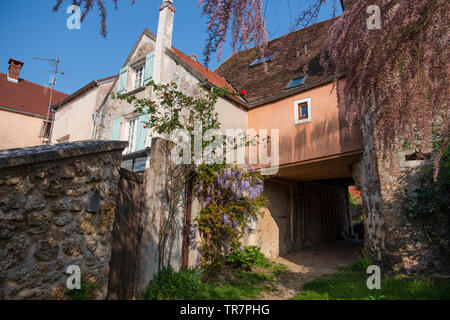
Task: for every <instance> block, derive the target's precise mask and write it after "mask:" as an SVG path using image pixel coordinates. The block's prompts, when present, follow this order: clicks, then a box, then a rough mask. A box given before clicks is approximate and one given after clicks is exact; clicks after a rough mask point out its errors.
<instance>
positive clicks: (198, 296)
mask: <svg viewBox="0 0 450 320" xmlns="http://www.w3.org/2000/svg"><path fill="white" fill-rule="evenodd" d="M255 248H256V247H251V246H250V247H245V250H246V253H245V254H240V253H239V254H236V255H232V257H231V259H230V260H229V263H228V264H227V265H225V266H224V267H223V268H222V270H221V272H219V273H218V274H215V275H207V274H206V273H205V272H203V271H202V270H200V269H199V268H194V269H188V270H181V271H179V272H175V271H174V270H173V269H171V268H167V269H164V270H162V271H161V272H160V273H159V274H158V275H157V276H156V277H155V278H154V279H153V280H152V281H150V283H149V285H148V287H147V289H146V292H145V295H144V296H145V299H147V300H244V299H258V297H259V296H260V294H261V293H262V292H263V291H268V290H272V287H271V286H270V282H271V280H274V279H276V277H277V274H278V273H279V272H281V271H283V270H285V269H286V266H284V265H281V264H278V263H274V262H271V261H269V260H268V259H267V258H265V257H264V256H263V255H262V254H261V253H260V251H259V248H257V250H255Z"/></svg>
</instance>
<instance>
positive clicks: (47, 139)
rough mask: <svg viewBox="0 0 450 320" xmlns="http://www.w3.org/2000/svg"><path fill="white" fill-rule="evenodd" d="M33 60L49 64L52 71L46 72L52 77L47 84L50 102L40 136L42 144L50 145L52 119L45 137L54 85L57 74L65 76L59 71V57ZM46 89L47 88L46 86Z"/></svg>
mask: <svg viewBox="0 0 450 320" xmlns="http://www.w3.org/2000/svg"><path fill="white" fill-rule="evenodd" d="M33 59H34V60H38V61H45V62H51V63H52V65H53V67H54V69H53V70H51V71H48V72H51V73H52V75H51V76H50V81H49V82H48V84H47V85H48V86H49V87H50V86H51V88H52V89H51V90H50V101H49V103H48V108H47V115H46V117H45V122H44V132H43V136H42V144H43V145H44V144H50V141H51V138H52V130H53V122H54V119H53V120H52V123H51V126H50V130H49V133H48V137H46V135H47V130H48V122H49V118H50V113H52V99H53V92H54V91H55V85H56V76H57V75H58V74H60V75H65V73H64V72H62V71H59V64H60V63H61V60H60V59H59V56H56V58H54V59H50V58H33ZM46 88H47V86H46ZM46 93H47V89H45V91H44V94H46Z"/></svg>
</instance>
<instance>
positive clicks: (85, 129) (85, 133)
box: [52, 82, 113, 143]
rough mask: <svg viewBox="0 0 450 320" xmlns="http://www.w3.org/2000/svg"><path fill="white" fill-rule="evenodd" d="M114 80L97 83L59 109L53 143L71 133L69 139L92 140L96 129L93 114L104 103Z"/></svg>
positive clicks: (54, 127) (54, 126)
mask: <svg viewBox="0 0 450 320" xmlns="http://www.w3.org/2000/svg"><path fill="white" fill-rule="evenodd" d="M112 84H113V82H107V83H103V84H100V85H97V86H95V87H93V88H91V89H89V90H88V91H86V92H84V93H82V94H81V95H80V96H77V97H75V99H74V100H72V101H69V102H68V103H67V104H65V105H63V106H61V107H60V108H58V109H57V111H56V113H55V123H54V125H53V133H52V143H56V142H57V140H58V139H60V138H62V137H64V136H66V135H70V137H69V141H81V140H91V139H92V133H93V129H94V121H93V119H92V115H93V114H95V113H96V110H97V108H98V107H99V105H100V104H101V103H102V101H103V99H104V98H105V96H106V94H107V93H108V91H109V88H110V87H111V85H112Z"/></svg>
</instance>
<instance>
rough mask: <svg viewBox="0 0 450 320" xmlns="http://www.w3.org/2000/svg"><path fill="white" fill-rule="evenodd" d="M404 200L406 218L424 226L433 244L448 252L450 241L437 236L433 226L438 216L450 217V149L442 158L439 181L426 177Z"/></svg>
mask: <svg viewBox="0 0 450 320" xmlns="http://www.w3.org/2000/svg"><path fill="white" fill-rule="evenodd" d="M404 200H405V201H404V212H405V214H406V216H407V217H408V218H410V219H412V220H415V221H418V222H419V223H420V224H422V226H423V229H424V232H425V234H426V235H427V236H428V240H429V241H430V243H431V244H433V245H435V247H436V248H441V249H443V250H446V248H448V246H449V239H445V238H443V237H442V236H440V235H438V234H436V233H435V232H434V231H433V229H434V227H433V225H435V224H438V223H439V220H438V216H440V215H444V216H448V214H449V212H450V148H447V149H446V150H445V152H444V153H443V156H442V158H441V161H440V164H439V175H438V179H437V181H434V179H433V176H432V175H431V174H428V175H424V177H423V178H422V180H421V182H420V184H419V185H418V186H417V188H416V189H414V190H412V191H411V192H410V193H408V194H407V195H406V196H405V199H404Z"/></svg>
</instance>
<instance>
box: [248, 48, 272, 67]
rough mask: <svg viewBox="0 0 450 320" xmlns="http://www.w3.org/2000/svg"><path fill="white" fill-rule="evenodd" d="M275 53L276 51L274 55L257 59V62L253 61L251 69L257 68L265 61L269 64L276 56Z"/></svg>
mask: <svg viewBox="0 0 450 320" xmlns="http://www.w3.org/2000/svg"><path fill="white" fill-rule="evenodd" d="M275 53H276V51H275V52H272V53H271V54H269V55H268V56H265V57H264V58H258V59H256V60H255V61H253V62H252V63H251V64H250V67H254V66H257V65H258V64H261V63H263V62H264V61H265V62H269V61H270V60H272V59H273V57H274V56H275Z"/></svg>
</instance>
